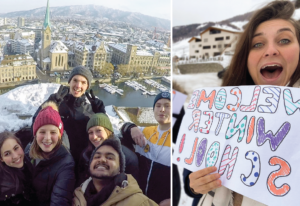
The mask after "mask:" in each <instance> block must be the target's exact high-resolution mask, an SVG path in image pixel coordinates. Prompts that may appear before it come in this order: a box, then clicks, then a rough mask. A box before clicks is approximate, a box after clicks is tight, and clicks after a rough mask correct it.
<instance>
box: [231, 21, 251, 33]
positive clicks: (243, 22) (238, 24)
mask: <svg viewBox="0 0 300 206" xmlns="http://www.w3.org/2000/svg"><path fill="white" fill-rule="evenodd" d="M248 22H249V21H234V22H231V23H230V24H232V25H234V26H236V27H238V28H239V29H240V30H242V31H243V30H244V29H243V26H244V25H246V24H247V23H248Z"/></svg>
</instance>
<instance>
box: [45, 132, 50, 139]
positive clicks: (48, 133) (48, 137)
mask: <svg viewBox="0 0 300 206" xmlns="http://www.w3.org/2000/svg"><path fill="white" fill-rule="evenodd" d="M45 139H46V140H50V139H51V134H50V132H46V134H45Z"/></svg>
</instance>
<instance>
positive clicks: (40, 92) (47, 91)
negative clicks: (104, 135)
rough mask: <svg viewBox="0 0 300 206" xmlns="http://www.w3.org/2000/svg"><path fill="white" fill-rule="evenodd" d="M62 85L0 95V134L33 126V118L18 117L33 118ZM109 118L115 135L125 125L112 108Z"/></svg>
mask: <svg viewBox="0 0 300 206" xmlns="http://www.w3.org/2000/svg"><path fill="white" fill-rule="evenodd" d="M59 87H60V84H52V83H46V84H34V85H26V86H21V87H17V88H15V89H13V90H11V91H9V92H7V93H5V94H2V95H0V132H3V131H4V130H8V131H18V130H20V129H21V128H24V127H27V126H31V123H32V117H30V118H27V119H20V118H19V117H18V115H31V116H33V115H34V114H35V112H36V111H37V109H38V108H39V106H41V104H43V103H44V102H45V101H46V100H47V99H48V98H49V96H50V95H51V94H53V93H55V92H57V91H58V89H59ZM105 110H106V111H107V114H108V117H109V119H110V121H111V123H112V125H113V129H114V132H115V134H117V135H118V134H119V133H120V132H119V129H120V127H121V126H122V124H123V123H121V119H120V118H119V117H118V116H116V115H115V114H114V113H113V111H112V106H106V107H105Z"/></svg>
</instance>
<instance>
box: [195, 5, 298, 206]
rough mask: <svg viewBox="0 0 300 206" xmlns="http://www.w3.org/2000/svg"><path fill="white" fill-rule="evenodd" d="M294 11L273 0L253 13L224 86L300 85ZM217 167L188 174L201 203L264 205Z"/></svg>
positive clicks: (205, 204) (238, 44)
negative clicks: (232, 185)
mask: <svg viewBox="0 0 300 206" xmlns="http://www.w3.org/2000/svg"><path fill="white" fill-rule="evenodd" d="M294 11H295V8H294V4H293V3H291V2H289V1H273V2H271V3H269V4H268V5H266V6H265V7H263V8H262V9H260V10H258V11H257V12H256V13H255V14H254V15H253V16H252V18H251V20H250V21H249V23H248V24H247V26H246V28H245V31H244V33H243V34H242V35H241V37H240V39H239V42H238V43H237V46H236V50H235V53H234V56H233V58H232V61H231V64H230V67H229V69H228V70H227V71H226V72H225V75H224V79H223V83H222V86H239V85H277V86H290V87H299V85H300V84H299V82H300V81H299V79H300V65H299V55H300V49H299V48H300V46H299V42H300V38H299V35H300V24H299V23H298V22H297V21H295V20H294V19H292V15H293V13H294ZM216 170H217V168H216V167H208V168H205V169H202V170H199V171H196V172H193V173H191V174H190V175H189V180H190V184H189V186H190V189H191V191H192V192H193V193H194V195H195V196H196V195H198V196H196V197H201V196H202V194H204V195H203V196H202V199H201V200H200V204H201V205H203V206H208V205H209V206H210V205H218V206H227V205H234V206H241V205H242V206H250V205H257V206H262V205H264V204H262V203H259V202H256V201H255V200H252V199H250V198H248V197H245V196H242V195H240V194H238V193H236V192H233V191H231V190H229V189H227V188H225V187H223V186H222V182H221V180H220V174H219V173H214V172H215V171H216ZM213 173H214V174H213ZM210 191H213V192H210Z"/></svg>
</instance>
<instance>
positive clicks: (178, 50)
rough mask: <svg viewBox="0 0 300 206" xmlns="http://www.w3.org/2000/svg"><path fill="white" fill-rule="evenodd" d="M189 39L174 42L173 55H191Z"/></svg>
mask: <svg viewBox="0 0 300 206" xmlns="http://www.w3.org/2000/svg"><path fill="white" fill-rule="evenodd" d="M189 40H190V38H188V39H183V40H181V41H178V42H176V43H173V45H172V56H175V55H176V56H178V57H189V53H190V51H189Z"/></svg>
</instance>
